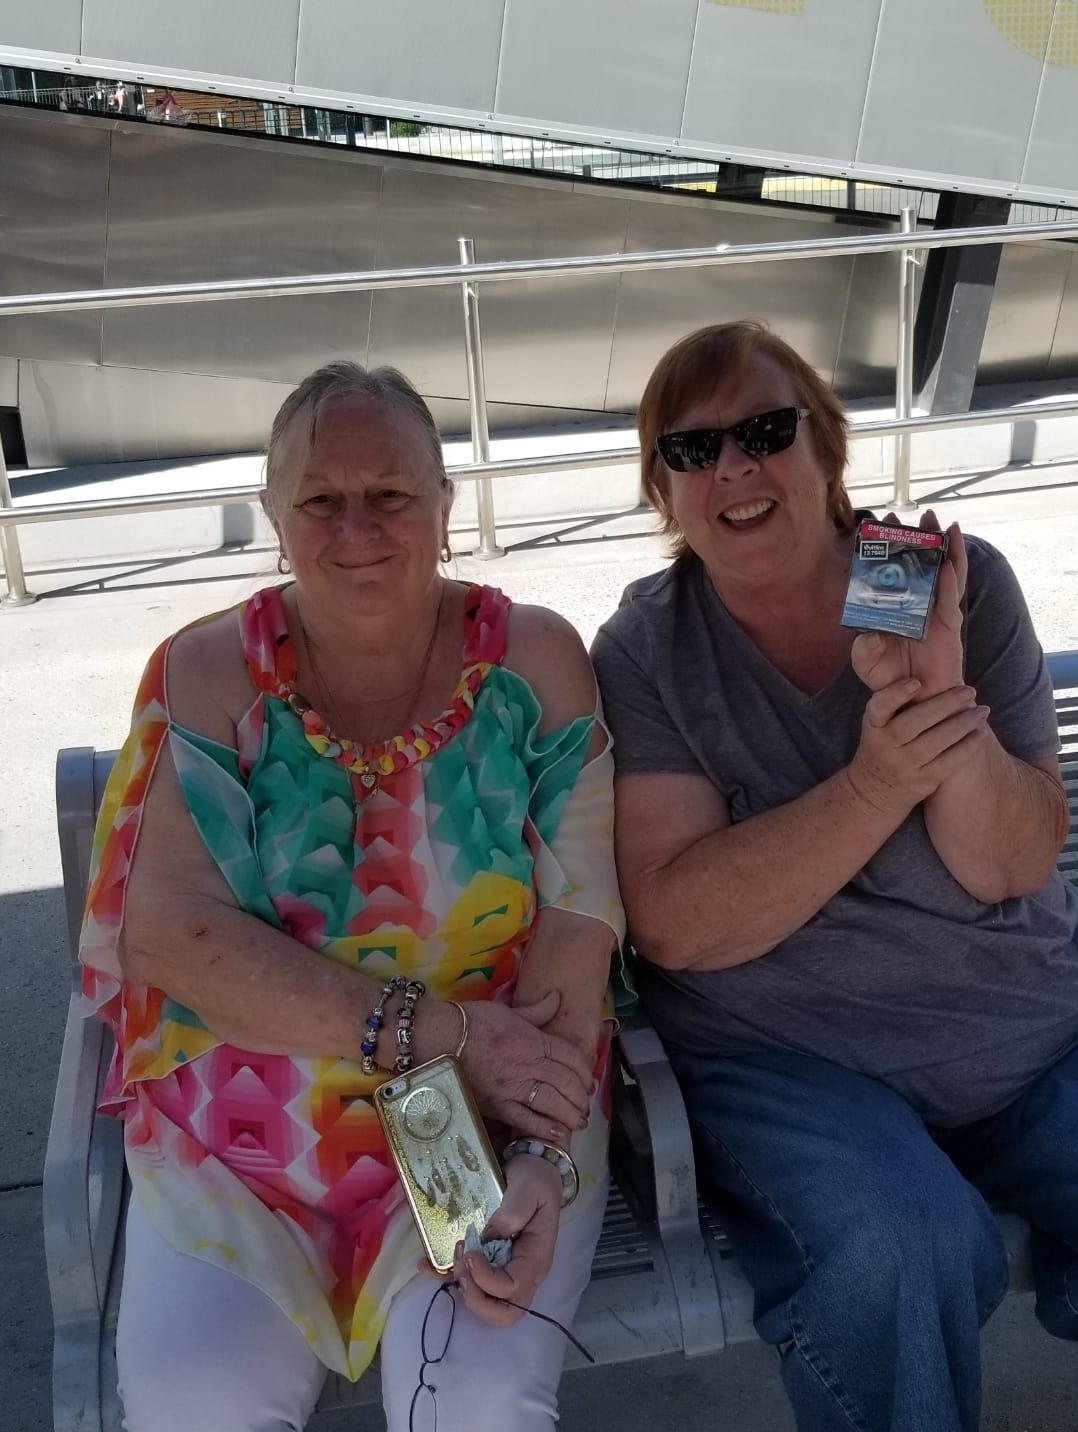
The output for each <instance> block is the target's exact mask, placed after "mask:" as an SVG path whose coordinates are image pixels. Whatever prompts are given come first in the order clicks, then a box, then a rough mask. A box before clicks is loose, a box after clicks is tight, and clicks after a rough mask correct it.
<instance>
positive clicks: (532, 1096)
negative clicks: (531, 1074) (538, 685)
mask: <svg viewBox="0 0 1078 1432" xmlns="http://www.w3.org/2000/svg"><path fill="white" fill-rule="evenodd" d="M542 1087H543V1081H542V1080H541V1079H536V1081H535V1083H534V1084H533V1085H532V1091H531V1093H530V1094H529V1095H528V1108H529V1109H530V1108H531V1106H532V1105H533V1104H534V1103H535V1096H536V1094H538V1092H539V1090H540V1089H541V1088H542Z"/></svg>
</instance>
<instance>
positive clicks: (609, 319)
mask: <svg viewBox="0 0 1078 1432" xmlns="http://www.w3.org/2000/svg"><path fill="white" fill-rule="evenodd" d="M630 203H631V200H629V199H627V198H626V197H625V196H624V195H621V194H616V193H613V192H611V193H609V194H604V193H602V192H601V191H598V192H597V190H596V188H595V187H590V188H589V189H588V190H587V191H586V192H580V191H578V190H576V189H574V187H573V186H572V185H570V184H566V183H557V182H553V181H545V180H533V179H520V180H509V181H508V182H507V181H506V179H505V178H504V177H495V176H493V175H476V176H475V177H470V176H465V175H463V174H461V173H459V172H457V173H454V172H452V171H451V170H445V169H443V170H437V169H435V168H434V167H433V166H419V167H409V166H408V165H397V166H390V165H387V167H386V172H385V179H384V184H383V189H382V206H381V222H380V225H379V235H378V267H379V268H385V267H388V266H390V265H394V264H434V263H453V262H455V261H456V259H457V243H456V235H458V234H467V235H469V236H470V237H473V238H474V239H475V247H476V257H477V258H479V259H483V260H487V259H521V258H556V257H558V256H564V255H565V254H566V253H612V252H617V251H618V250H619V249H620V248H621V247H622V243H623V240H624V235H625V226H626V222H627V215H628V209H629V205H630ZM481 293H482V296H481V305H480V306H481V323H482V330H483V352H484V364H485V368H486V380H487V392H488V394H489V396H490V398H491V399H492V400H493V401H495V402H502V403H512V404H535V405H538V404H543V405H545V404H551V405H553V406H558V407H565V408H591V409H601V408H602V407H603V403H604V399H605V396H606V373H607V366H608V364H609V361H610V343H611V336H612V334H613V331H614V317H615V309H616V304H617V293H618V281H617V278H616V276H612V277H609V278H574V279H563V280H558V281H547V282H543V283H538V282H535V281H531V282H521V283H512V284H493V285H488V286H486V287H485V288H483V289H482V291H481ZM462 334H463V319H462V307H461V295H460V291H459V289H452V288H442V289H426V290H411V291H409V290H404V291H400V292H395V293H392V292H391V293H380V294H377V295H376V296H375V300H374V311H373V316H372V320H371V346H370V358H371V362H372V363H376V362H392V363H397V364H399V365H400V366H401V367H403V368H404V370H405V371H406V372H407V373H409V374H410V375H411V376H412V377H413V378H414V380H415V381H416V382H417V383H418V384H419V386H420V387H421V388H422V390H423V391H424V392H425V393H436V394H439V395H443V396H450V397H460V398H463V397H466V395H467V375H466V372H465V366H464V348H463V341H462Z"/></svg>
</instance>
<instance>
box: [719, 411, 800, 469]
mask: <svg viewBox="0 0 1078 1432" xmlns="http://www.w3.org/2000/svg"><path fill="white" fill-rule="evenodd" d="M730 432H731V433H732V434H733V438H734V441H735V442H736V443H737V445H738V447H739V448H740V449H741V450H742V452H746V453H748V455H749V456H750V457H770V456H771V454H772V453H776V452H784V451H785V450H786V449H787V448H788V447H789V446H790V445H791V443H792V442H793V440H794V438H795V437H796V436H797V409H796V408H776V409H775V411H774V412H773V413H758V414H757V416H756V417H755V418H749V419H748V420H747V421H746V422H743V423H738V425H737V427H736V428H731V429H730Z"/></svg>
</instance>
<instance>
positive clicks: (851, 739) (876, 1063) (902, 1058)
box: [592, 538, 1078, 1126]
mask: <svg viewBox="0 0 1078 1432" xmlns="http://www.w3.org/2000/svg"><path fill="white" fill-rule="evenodd" d="M966 545H967V550H968V552H969V582H968V588H967V596H966V603H965V605H966V614H965V626H964V631H963V639H964V641H965V647H966V679H967V680H968V681H969V682H970V684H971V685H973V686H974V687H975V688H976V690H977V693H978V699H979V700H980V701H982V702H984V703H987V704H988V705H989V706H990V707H991V708H992V715H991V718H990V722H991V726H992V729H993V731H994V732H995V734H996V736H997V738H998V739H999V741H1000V742H1001V744H1002V745H1003V747H1004V748H1005V749H1006V750H1007V751H1009V752H1010V753H1011V754H1012V755H1014V756H1017V757H1019V758H1021V759H1023V760H1029V761H1031V760H1038V759H1043V758H1044V757H1046V756H1050V755H1054V754H1055V753H1056V752H1057V751H1058V750H1059V739H1058V732H1057V727H1056V720H1055V712H1054V709H1053V704H1052V689H1051V682H1050V680H1049V677H1048V673H1047V669H1046V667H1045V664H1044V657H1043V654H1042V652H1041V648H1040V646H1039V644H1038V642H1037V639H1036V636H1035V635H1034V632H1033V627H1032V624H1031V622H1030V619H1029V614H1028V611H1027V610H1026V605H1025V601H1024V599H1023V597H1022V594H1021V591H1020V589H1019V587H1018V583H1017V581H1016V580H1015V577H1014V574H1013V572H1012V571H1011V569H1010V567H1009V566H1008V564H1007V562H1006V560H1005V559H1004V558H1003V557H1002V556H1001V555H1000V553H999V552H997V551H996V550H995V548H993V547H991V546H989V544H988V543H986V542H982V541H980V540H978V539H976V538H967V539H966ZM592 657H593V660H594V663H595V669H596V672H597V673H598V678H599V685H600V689H601V692H602V699H603V706H604V709H605V712H606V717H607V721H608V723H609V725H610V728H611V730H612V732H613V736H614V759H615V762H616V765H617V770H618V772H619V774H629V773H633V772H642V771H666V772H693V773H696V774H703V775H705V776H706V777H707V778H708V779H709V780H710V781H712V782H713V784H714V785H715V786H716V787H718V789H719V790H720V791H721V792H722V794H723V796H724V797H725V799H726V801H727V803H728V804H729V808H730V813H731V818H732V820H733V821H734V822H735V823H736V822H738V821H742V820H749V819H751V818H752V816H754V815H758V814H759V813H760V812H762V811H766V810H770V809H771V808H772V807H774V806H778V805H783V804H785V803H786V802H788V801H792V800H796V799H797V797H798V796H800V795H803V794H804V793H805V792H806V791H808V790H810V789H811V788H812V787H813V786H815V785H818V784H819V783H820V782H821V781H824V780H826V779H827V778H828V777H829V776H831V775H834V774H835V772H836V771H838V770H840V769H841V768H842V767H843V766H844V765H846V764H847V763H848V762H849V761H850V759H851V757H852V756H853V754H854V752H855V750H856V748H857V744H858V740H859V738H860V730H861V718H862V715H863V713H864V708H865V703H866V701H867V699H868V692H867V690H866V688H865V687H863V686H862V684H861V682H860V681H859V680H858V678H857V676H856V675H855V674H854V672H853V670H852V668H850V667H847V668H846V670H845V671H843V672H842V674H841V675H840V676H838V677H837V678H836V680H835V681H833V682H832V683H831V685H830V686H828V687H826V688H825V689H824V690H823V691H821V692H819V693H818V694H816V695H814V696H809V695H806V694H805V693H804V692H802V691H800V690H798V688H796V687H795V686H793V685H792V684H791V683H790V682H789V681H788V680H787V679H786V678H785V677H784V676H783V675H782V674H781V673H780V672H779V671H778V670H777V669H776V668H775V667H774V666H772V665H771V663H770V662H769V661H768V660H767V658H766V657H765V656H764V655H763V654H762V653H761V652H760V650H759V648H758V647H757V646H756V645H755V643H754V642H753V641H752V640H751V639H750V638H749V637H748V636H747V635H746V633H745V632H744V631H743V630H742V629H741V628H740V627H739V626H738V624H737V623H736V622H735V621H734V619H733V618H732V617H731V616H730V614H729V612H728V611H727V609H726V607H725V606H724V605H723V603H722V601H721V600H720V598H719V596H718V594H717V593H716V591H715V589H714V587H713V586H712V584H711V581H710V579H709V578H708V576H707V574H706V572H705V570H704V568H703V566H702V564H701V563H700V562H699V560H698V559H697V558H695V557H693V556H690V557H688V558H683V559H681V560H680V561H678V562H675V563H674V565H673V566H671V567H669V568H667V569H666V570H665V571H662V572H659V573H657V574H655V575H654V576H651V577H645V578H643V579H642V580H640V581H637V582H634V583H632V585H631V586H629V587H628V588H627V589H626V592H625V594H624V596H623V598H622V602H621V606H620V607H619V609H618V611H617V612H616V613H615V614H614V615H613V616H612V617H611V618H610V619H609V620H608V621H607V622H606V623H605V624H604V626H603V627H602V628H601V629H600V631H599V633H598V635H597V636H596V639H595V644H594V646H593V649H592ZM655 818H656V819H657V820H659V819H661V818H662V817H661V813H659V812H657V813H656V816H655ZM783 878H784V877H783V870H782V867H781V865H776V866H775V867H773V868H771V869H761V870H760V872H759V881H758V883H757V885H756V886H755V888H754V889H753V890H751V891H746V892H745V898H746V899H754V900H767V899H768V891H769V889H770V888H771V887H772V885H773V884H774V882H777V881H781V880H782V879H783ZM627 903H628V902H627ZM1076 927H1078V891H1076V890H1075V889H1074V888H1073V887H1072V886H1070V885H1069V884H1068V883H1067V882H1065V881H1064V880H1063V879H1062V878H1061V877H1060V876H1058V875H1056V874H1053V876H1052V878H1051V879H1050V880H1049V881H1048V882H1047V883H1046V884H1045V885H1044V886H1043V887H1042V888H1041V889H1040V890H1038V891H1037V892H1036V893H1035V894H1033V895H1028V896H1024V897H1022V898H1021V899H1017V900H1004V901H1003V902H1001V903H999V904H994V905H985V904H982V903H981V902H980V901H979V900H976V899H975V898H974V897H973V896H972V895H970V894H969V893H968V892H967V891H966V890H965V889H964V888H963V887H962V886H961V885H959V883H958V882H957V881H956V880H955V879H954V877H953V876H952V875H951V874H950V872H949V871H948V870H947V868H946V867H945V866H944V864H943V862H942V861H941V860H940V858H939V856H938V855H937V854H936V851H935V848H934V847H933V845H932V842H931V840H930V839H929V837H928V832H927V830H926V828H925V823H924V818H923V815H922V812H921V810H920V808H918V809H916V810H914V811H913V812H912V814H911V815H910V816H909V817H908V818H907V819H906V821H905V822H904V823H903V824H902V826H900V828H899V829H898V830H897V831H896V832H895V834H894V835H893V836H891V838H890V839H889V840H887V841H886V842H885V843H884V844H883V845H882V846H881V847H880V849H879V850H878V851H877V853H876V854H875V855H874V856H873V857H872V858H871V860H869V861H868V863H867V864H866V865H865V867H864V869H863V870H861V872H860V873H859V874H858V875H857V876H856V877H855V878H854V879H853V880H851V881H850V883H849V884H848V885H846V886H845V887H844V888H843V889H842V890H840V891H839V892H838V893H837V894H836V895H835V896H833V897H832V899H830V900H829V901H828V902H827V904H826V905H825V906H824V907H823V908H822V909H821V910H820V911H819V912H818V913H817V914H816V915H815V916H813V918H812V919H811V920H809V921H808V923H807V924H805V925H803V926H802V927H801V929H800V930H798V931H796V932H795V933H794V934H793V935H791V936H789V938H788V939H786V940H784V941H783V942H782V943H781V944H780V945H778V946H776V948H775V949H773V950H771V951H769V952H768V953H767V954H766V955H762V956H761V957H760V958H758V959H755V960H750V961H749V962H748V963H746V964H742V965H737V966H734V967H732V968H730V969H724V970H716V971H704V972H693V971H687V970H662V969H659V968H657V967H655V966H649V965H646V963H645V962H643V961H642V962H641V970H640V981H641V993H642V995H643V997H644V1000H645V1002H646V1004H647V1006H648V1009H649V1011H650V1013H651V1016H652V1018H653V1019H654V1021H655V1024H656V1026H657V1028H658V1030H659V1033H660V1034H661V1035H662V1037H663V1039H664V1040H666V1041H667V1042H668V1043H669V1044H671V1045H673V1046H675V1047H678V1048H682V1049H685V1050H687V1051H689V1052H692V1053H696V1054H699V1055H704V1056H736V1055H738V1054H742V1053H750V1052H751V1053H759V1052H762V1051H767V1050H785V1051H792V1052H797V1053H802V1054H811V1055H816V1056H818V1057H821V1058H824V1059H828V1060H831V1061H832V1062H834V1063H837V1064H841V1065H844V1066H846V1067H848V1068H850V1069H856V1070H859V1071H861V1072H862V1073H865V1074H869V1075H871V1076H873V1077H875V1078H878V1079H881V1080H883V1081H884V1082H885V1083H887V1084H889V1085H890V1086H891V1087H892V1088H894V1089H895V1090H896V1091H897V1092H898V1093H899V1094H901V1095H902V1096H903V1097H905V1098H906V1099H907V1100H908V1101H909V1102H910V1103H911V1104H912V1105H913V1107H914V1108H915V1109H916V1110H917V1111H918V1112H919V1113H920V1114H921V1116H922V1117H923V1118H925V1119H926V1120H928V1121H929V1122H931V1123H935V1124H939V1125H942V1126H951V1125H958V1124H964V1123H968V1122H971V1121H973V1120H975V1119H978V1118H981V1117H984V1116H987V1115H989V1114H992V1113H995V1112H996V1111H998V1110H999V1109H1001V1108H1003V1107H1005V1106H1006V1105H1007V1104H1008V1103H1010V1102H1011V1101H1012V1100H1013V1099H1015V1098H1017V1097H1018V1095H1019V1094H1021V1093H1022V1091H1023V1090H1024V1089H1026V1088H1027V1087H1028V1086H1029V1085H1030V1084H1031V1083H1032V1082H1033V1081H1034V1079H1036V1077H1037V1076H1038V1074H1040V1073H1041V1072H1042V1071H1043V1070H1044V1069H1046V1068H1047V1067H1048V1066H1049V1065H1050V1064H1052V1063H1054V1062H1055V1060H1056V1059H1058V1058H1060V1057H1061V1056H1062V1055H1063V1054H1064V1053H1066V1052H1067V1051H1068V1050H1069V1049H1071V1048H1072V1047H1074V1046H1075V1045H1076V1044H1078V944H1076V937H1075V931H1076ZM631 933H632V932H631V930H630V936H631ZM721 935H722V932H721V931H717V932H716V936H717V938H718V939H719V940H721Z"/></svg>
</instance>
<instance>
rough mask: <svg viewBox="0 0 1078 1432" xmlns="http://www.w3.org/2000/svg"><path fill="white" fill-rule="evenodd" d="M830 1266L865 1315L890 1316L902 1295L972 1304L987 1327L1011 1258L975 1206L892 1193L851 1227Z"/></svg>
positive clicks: (943, 1195) (970, 1202) (988, 1218)
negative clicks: (867, 1310) (913, 1292)
mask: <svg viewBox="0 0 1078 1432" xmlns="http://www.w3.org/2000/svg"><path fill="white" fill-rule="evenodd" d="M825 1263H826V1264H828V1265H830V1271H831V1275H832V1277H833V1278H836V1277H837V1278H838V1279H839V1280H840V1281H841V1283H842V1285H843V1286H844V1287H846V1288H847V1289H848V1290H849V1296H850V1298H851V1300H852V1301H854V1302H856V1303H857V1304H859V1305H860V1306H861V1307H871V1306H875V1305H877V1304H878V1305H879V1306H880V1307H881V1309H893V1308H894V1306H895V1299H896V1296H897V1295H898V1294H899V1292H900V1290H902V1289H903V1288H910V1287H911V1286H912V1287H913V1288H915V1289H918V1288H919V1289H923V1291H924V1293H925V1294H928V1293H929V1290H930V1289H931V1290H934V1292H935V1296H936V1298H937V1299H939V1300H940V1301H943V1300H949V1299H951V1298H953V1297H955V1296H959V1297H966V1296H972V1297H973V1299H974V1301H975V1303H976V1308H977V1313H978V1316H979V1319H980V1321H981V1322H984V1321H985V1320H986V1319H987V1318H988V1316H989V1314H990V1313H991V1312H992V1310H993V1308H995V1306H996V1304H997V1303H998V1302H999V1299H1000V1298H1001V1297H1002V1296H1003V1293H1004V1292H1005V1290H1006V1286H1007V1276H1008V1269H1007V1256H1006V1251H1005V1248H1004V1244H1003V1239H1002V1236H1001V1234H1000V1232H999V1229H998V1228H997V1226H996V1222H995V1219H994V1218H993V1217H992V1215H991V1213H989V1212H988V1210H987V1209H984V1210H981V1209H979V1208H978V1207H977V1206H976V1203H975V1202H974V1201H973V1200H968V1199H965V1198H963V1197H962V1196H961V1191H959V1194H958V1196H957V1197H952V1196H949V1195H948V1194H946V1193H940V1194H938V1195H936V1196H931V1195H925V1196H921V1195H919V1194H917V1193H916V1192H910V1193H903V1192H896V1191H894V1190H892V1192H891V1195H890V1196H889V1197H888V1198H887V1199H886V1200H882V1199H881V1200H880V1201H879V1202H878V1203H877V1204H876V1205H875V1206H873V1207H866V1208H865V1209H864V1211H863V1213H862V1215H861V1216H860V1217H855V1218H852V1219H850V1221H849V1223H848V1224H847V1226H846V1228H845V1230H844V1232H843V1234H842V1236H841V1237H840V1238H839V1239H838V1240H837V1241H836V1243H835V1245H834V1246H833V1248H832V1250H831V1252H830V1254H829V1255H828V1258H827V1259H826V1260H825Z"/></svg>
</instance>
